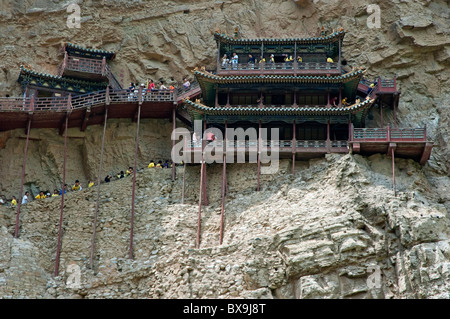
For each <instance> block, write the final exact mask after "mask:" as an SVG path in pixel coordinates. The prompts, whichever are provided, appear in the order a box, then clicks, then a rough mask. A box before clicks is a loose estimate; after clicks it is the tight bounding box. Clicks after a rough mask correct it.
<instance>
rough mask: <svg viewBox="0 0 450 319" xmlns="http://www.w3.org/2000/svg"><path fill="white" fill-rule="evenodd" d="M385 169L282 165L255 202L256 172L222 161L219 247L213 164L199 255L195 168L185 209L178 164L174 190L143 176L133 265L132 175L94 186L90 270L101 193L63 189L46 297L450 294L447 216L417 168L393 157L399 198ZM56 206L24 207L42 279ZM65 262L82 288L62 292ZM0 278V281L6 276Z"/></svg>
mask: <svg viewBox="0 0 450 319" xmlns="http://www.w3.org/2000/svg"><path fill="white" fill-rule="evenodd" d="M389 162H390V159H389V158H385V157H384V156H373V157H371V158H368V159H366V158H362V157H360V156H358V155H355V156H352V155H345V156H341V155H330V156H327V157H326V158H325V159H318V160H311V161H309V162H299V163H297V164H298V165H297V168H298V171H297V174H296V175H295V176H292V175H290V174H289V173H286V169H288V168H289V167H288V165H289V161H283V162H282V164H281V169H280V171H279V172H278V173H277V174H276V175H270V176H265V178H264V180H263V181H262V187H261V191H260V192H256V191H254V189H255V185H256V176H255V174H253V176H252V174H251V173H250V171H251V169H253V170H255V169H256V167H254V166H253V167H252V166H251V165H250V164H241V165H248V166H247V172H246V173H245V174H244V173H243V172H242V170H241V169H240V168H239V167H238V166H234V165H229V168H228V169H227V171H228V172H229V175H228V180H229V191H230V192H229V196H228V197H227V200H226V206H225V212H226V215H225V225H224V241H223V244H222V245H219V243H218V240H219V238H218V236H219V227H220V225H219V224H220V201H219V200H218V197H219V194H220V187H216V185H217V182H218V181H219V179H220V175H219V174H214V173H215V170H216V169H217V170H220V167H215V166H214V165H211V166H209V167H208V176H209V179H208V185H209V187H208V190H209V199H210V205H209V206H207V207H204V208H203V211H202V223H201V246H200V249H195V241H196V232H197V213H198V206H197V203H198V194H197V190H198V183H199V177H198V170H199V166H190V167H188V169H187V174H188V175H187V176H186V180H187V181H188V183H187V184H186V185H187V189H186V202H185V204H181V203H180V202H181V195H180V194H181V181H182V175H181V174H182V172H183V170H182V167H179V168H177V175H178V178H177V180H176V182H175V183H173V182H171V171H170V170H166V169H160V170H156V169H145V170H144V171H142V172H140V173H139V174H138V179H137V185H138V188H137V189H138V191H137V200H136V203H137V204H136V207H137V208H136V209H137V211H136V215H135V216H136V219H135V222H134V241H133V244H134V245H133V251H134V260H130V259H128V253H129V251H128V249H129V247H130V242H129V239H130V215H129V212H130V190H131V178H127V179H123V180H118V181H114V182H111V183H110V184H109V185H106V184H104V185H102V193H101V197H100V203H101V204H100V212H99V219H98V221H99V222H98V226H97V241H96V254H95V263H94V264H95V266H94V269H90V268H89V256H90V249H91V239H92V227H93V223H92V222H93V213H94V207H95V198H96V190H95V188H94V189H88V190H83V191H81V192H71V193H69V194H68V195H67V196H66V204H65V215H64V223H63V229H64V232H63V244H62V251H61V263H60V269H61V271H60V277H57V278H56V279H49V280H48V283H47V285H46V287H47V288H46V291H45V295H46V296H50V297H57V298H72V297H77V298H81V297H83V298H119V297H120V298H127V297H130V298H143V297H150V298H241V297H243V298H449V297H450V296H449V295H448V291H449V288H450V287H449V286H448V283H449V282H450V281H449V275H450V274H449V272H448V266H449V262H448V261H449V254H450V250H449V247H450V246H449V243H450V241H449V239H448V236H449V231H448V229H449V219H448V211H447V209H446V207H445V205H443V204H439V203H437V201H436V196H439V195H438V194H437V192H436V191H433V189H432V188H430V187H429V184H428V182H427V180H426V178H425V176H424V175H423V174H422V173H421V167H420V165H418V164H417V163H415V162H413V161H411V160H404V159H398V160H397V164H398V172H397V187H398V195H397V196H394V194H393V191H392V182H391V177H390V174H389V170H388V169H386V167H388V166H389ZM411 179H412V180H413V181H412V182H411ZM59 205H60V201H59V200H58V199H56V200H55V199H49V200H44V201H34V202H33V203H31V204H28V205H26V206H25V207H24V210H23V214H22V215H23V216H22V218H21V230H20V232H21V240H22V241H24V242H27V243H28V245H29V246H30V247H39V258H38V259H39V263H38V264H39V265H40V266H41V267H42V268H41V269H40V271H41V272H43V270H45V271H46V272H50V271H51V270H52V269H53V267H54V256H55V252H56V241H57V224H58V223H57V221H58V216H59V209H58V208H59ZM4 214H5V215H8V214H10V216H11V218H10V219H9V221H10V222H9V223H6V225H4V227H7V228H8V229H9V231H10V232H11V231H13V224H14V214H12V213H8V212H4ZM4 220H7V219H6V218H5V219H4ZM38 234H39V235H38ZM9 245H10V247H16V246H17V245H18V243H17V242H12V241H10V244H9ZM5 256H6V257H5V258H6V259H9V260H10V263H11V262H12V261H14V256H12V255H10V256H9V255H8V254H5ZM71 264H76V265H77V266H78V267H79V268H80V282H81V285H80V287H78V288H76V289H72V288H69V287H68V285H67V279H68V277H69V276H70V272H69V271H68V266H69V265H71ZM5 268H6V270H5V274H8V273H9V272H12V270H10V268H11V267H8V266H6V267H5ZM44 273H45V272H44ZM6 287H8V285H6ZM21 293H23V294H25V295H26V292H23V291H22V292H21ZM18 295H19V296H20V293H18ZM8 296H11V297H15V296H17V295H15V294H14V293H12V294H11V293H10V294H8Z"/></svg>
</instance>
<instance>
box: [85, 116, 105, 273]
mask: <svg viewBox="0 0 450 319" xmlns="http://www.w3.org/2000/svg"><path fill="white" fill-rule="evenodd" d="M107 120H108V107H106V108H105V119H104V123H103V135H102V147H101V151H100V164H99V168H98V174H97V199H96V201H95V213H94V226H93V229H92V241H91V256H90V259H89V266H90V268H91V269H93V268H94V254H95V237H96V234H97V219H98V206H99V201H100V184H101V176H102V169H103V153H104V150H105V135H106V122H107Z"/></svg>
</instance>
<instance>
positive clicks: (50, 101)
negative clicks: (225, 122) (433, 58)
mask: <svg viewBox="0 0 450 319" xmlns="http://www.w3.org/2000/svg"><path fill="white" fill-rule="evenodd" d="M175 99H176V92H174V91H171V90H151V91H150V90H145V91H143V92H142V91H141V96H139V90H136V91H133V92H131V91H129V90H110V91H107V90H103V91H97V92H91V93H86V94H82V95H76V96H73V97H71V96H63V97H40V98H35V97H34V96H31V97H9V98H3V97H2V98H0V111H4V112H8V111H16V112H20V111H22V112H23V111H26V112H29V111H66V110H68V109H79V108H85V107H92V106H99V105H105V104H106V103H107V102H109V103H111V104H114V103H115V104H120V103H134V102H140V101H142V102H143V103H144V102H174V101H175ZM69 104H70V105H69ZM68 105H69V106H68Z"/></svg>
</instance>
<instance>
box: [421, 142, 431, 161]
mask: <svg viewBox="0 0 450 319" xmlns="http://www.w3.org/2000/svg"><path fill="white" fill-rule="evenodd" d="M432 149H433V143H431V142H427V143H426V144H425V147H424V148H423V152H422V156H421V157H420V161H419V163H420V165H422V166H423V165H425V164H426V163H427V162H428V160H429V159H430V156H431V150H432Z"/></svg>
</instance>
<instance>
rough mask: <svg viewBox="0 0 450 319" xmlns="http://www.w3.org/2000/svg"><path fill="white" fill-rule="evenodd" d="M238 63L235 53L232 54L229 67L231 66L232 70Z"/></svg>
mask: <svg viewBox="0 0 450 319" xmlns="http://www.w3.org/2000/svg"><path fill="white" fill-rule="evenodd" d="M238 62H239V57H238V55H237V54H236V52H233V56H232V57H231V65H232V66H233V68H234V69H235V68H236V67H237V65H238Z"/></svg>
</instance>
